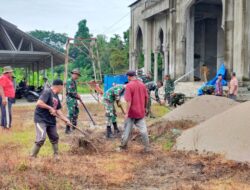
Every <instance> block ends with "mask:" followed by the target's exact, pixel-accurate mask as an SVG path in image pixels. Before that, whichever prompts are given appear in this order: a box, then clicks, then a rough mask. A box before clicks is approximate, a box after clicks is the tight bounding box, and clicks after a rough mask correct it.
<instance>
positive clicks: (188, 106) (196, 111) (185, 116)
mask: <svg viewBox="0 0 250 190" xmlns="http://www.w3.org/2000/svg"><path fill="white" fill-rule="evenodd" d="M237 104H238V103H237V102H235V101H233V100H230V99H228V98H224V97H217V96H199V97H196V98H193V99H192V100H190V101H188V102H187V103H185V104H183V105H182V106H180V107H178V108H176V109H175V110H173V111H172V112H170V113H168V114H167V115H166V116H165V117H164V119H165V120H168V121H179V120H190V121H193V122H195V123H201V122H203V121H205V120H207V119H209V118H211V117H213V116H214V115H217V114H219V113H221V112H224V111H226V110H228V109H229V108H232V107H233V106H235V105H237Z"/></svg>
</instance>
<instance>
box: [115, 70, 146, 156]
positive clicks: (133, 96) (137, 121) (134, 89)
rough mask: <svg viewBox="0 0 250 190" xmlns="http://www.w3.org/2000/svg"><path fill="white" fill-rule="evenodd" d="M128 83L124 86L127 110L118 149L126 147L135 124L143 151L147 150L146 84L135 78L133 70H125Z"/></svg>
mask: <svg viewBox="0 0 250 190" xmlns="http://www.w3.org/2000/svg"><path fill="white" fill-rule="evenodd" d="M127 76H128V80H129V83H128V84H127V85H126V88H125V100H126V102H127V112H126V116H125V131H124V134H123V137H122V142H121V146H120V149H126V148H127V144H128V141H129V136H130V133H131V131H132V129H133V126H134V125H135V126H136V127H138V129H139V131H140V134H141V136H142V140H143V144H144V151H145V152H148V151H149V150H150V149H149V138H148V131H147V126H146V122H145V119H144V117H145V114H146V106H147V102H148V98H149V97H148V92H147V88H146V86H145V85H144V84H143V83H142V82H141V81H140V80H138V79H137V78H136V72H135V71H128V72H127Z"/></svg>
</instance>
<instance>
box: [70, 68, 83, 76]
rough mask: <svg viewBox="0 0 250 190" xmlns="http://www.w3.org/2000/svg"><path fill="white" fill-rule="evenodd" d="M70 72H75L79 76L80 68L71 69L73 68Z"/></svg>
mask: <svg viewBox="0 0 250 190" xmlns="http://www.w3.org/2000/svg"><path fill="white" fill-rule="evenodd" d="M71 74H77V75H79V76H81V73H80V70H79V69H73V70H72V71H71Z"/></svg>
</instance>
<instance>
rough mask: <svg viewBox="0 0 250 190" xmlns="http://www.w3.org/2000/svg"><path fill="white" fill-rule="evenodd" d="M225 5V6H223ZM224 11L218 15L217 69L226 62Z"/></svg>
mask: <svg viewBox="0 0 250 190" xmlns="http://www.w3.org/2000/svg"><path fill="white" fill-rule="evenodd" d="M223 7H224V6H223ZM222 15H223V13H219V15H218V17H219V18H218V22H217V27H218V33H217V70H218V69H219V68H220V66H221V65H222V64H223V63H224V46H225V35H224V29H223V28H222V25H223V23H222V22H223V20H222V19H223V18H222V17H223V16H222Z"/></svg>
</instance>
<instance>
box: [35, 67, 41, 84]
mask: <svg viewBox="0 0 250 190" xmlns="http://www.w3.org/2000/svg"><path fill="white" fill-rule="evenodd" d="M39 64H40V63H39V62H37V64H36V66H37V67H36V69H37V70H36V72H37V86H38V87H39V85H40V84H39V82H40V81H39V79H40V72H39V66H40V65H39Z"/></svg>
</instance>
